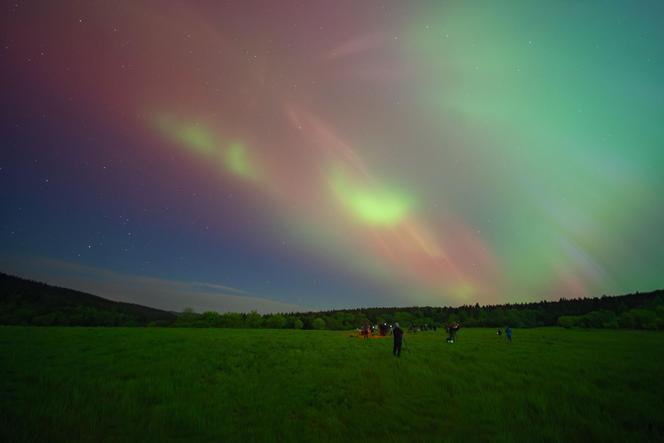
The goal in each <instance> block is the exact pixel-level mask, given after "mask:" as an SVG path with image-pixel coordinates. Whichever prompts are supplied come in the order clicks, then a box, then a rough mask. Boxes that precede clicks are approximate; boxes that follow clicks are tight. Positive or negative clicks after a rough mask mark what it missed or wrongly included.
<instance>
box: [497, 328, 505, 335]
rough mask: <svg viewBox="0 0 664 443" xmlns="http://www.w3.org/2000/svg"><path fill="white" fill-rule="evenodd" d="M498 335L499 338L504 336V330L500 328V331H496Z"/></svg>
mask: <svg viewBox="0 0 664 443" xmlns="http://www.w3.org/2000/svg"><path fill="white" fill-rule="evenodd" d="M496 335H497V336H498V337H500V336H501V335H503V330H502V329H500V328H498V329H497V330H496Z"/></svg>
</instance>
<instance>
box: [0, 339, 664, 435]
mask: <svg viewBox="0 0 664 443" xmlns="http://www.w3.org/2000/svg"><path fill="white" fill-rule="evenodd" d="M349 334H350V333H348V332H332V331H296V330H232V329H184V328H181V329H175V328H171V329H167V328H117V329H112V328H37V327H0V441H7V442H9V441H12V442H14V441H31V442H32V441H63V442H70V441H127V440H132V441H214V442H227V441H243V442H245V441H319V440H323V441H327V440H332V441H369V440H371V441H466V442H467V441H524V442H540V441H542V442H543V441H657V440H659V441H662V440H663V439H664V333H661V332H646V331H609V330H564V329H558V328H539V329H529V330H518V329H517V330H515V331H514V342H513V343H512V344H511V345H510V344H508V343H506V342H505V340H504V337H503V338H502V339H501V338H499V337H497V336H496V335H495V331H493V330H490V329H462V330H461V332H460V333H459V337H458V341H457V343H455V344H447V343H445V340H444V334H443V333H442V332H441V331H439V332H437V333H434V332H423V333H419V334H407V335H406V344H405V350H404V352H403V354H402V356H401V358H400V359H397V358H394V357H393V356H392V353H391V346H392V342H391V340H390V339H375V340H366V341H364V340H361V339H357V338H350V337H349Z"/></svg>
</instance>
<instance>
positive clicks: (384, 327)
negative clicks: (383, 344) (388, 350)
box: [378, 323, 389, 337]
mask: <svg viewBox="0 0 664 443" xmlns="http://www.w3.org/2000/svg"><path fill="white" fill-rule="evenodd" d="M388 329H389V328H388V327H387V323H383V324H381V325H380V327H379V328H378V331H379V333H380V336H381V337H385V336H386V335H387V330H388Z"/></svg>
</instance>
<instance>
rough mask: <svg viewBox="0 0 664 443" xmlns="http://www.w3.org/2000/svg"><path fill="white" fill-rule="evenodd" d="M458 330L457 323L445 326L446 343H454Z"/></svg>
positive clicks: (459, 327)
mask: <svg viewBox="0 0 664 443" xmlns="http://www.w3.org/2000/svg"><path fill="white" fill-rule="evenodd" d="M459 329H461V325H460V324H459V323H457V322H454V323H450V324H449V325H447V342H448V343H454V341H455V340H456V335H457V332H459Z"/></svg>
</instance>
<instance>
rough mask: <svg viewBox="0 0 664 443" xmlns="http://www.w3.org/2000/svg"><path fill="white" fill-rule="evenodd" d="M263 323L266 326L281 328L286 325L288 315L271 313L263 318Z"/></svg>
mask: <svg viewBox="0 0 664 443" xmlns="http://www.w3.org/2000/svg"><path fill="white" fill-rule="evenodd" d="M263 325H264V326H265V327H266V328H272V329H281V328H283V327H284V326H286V317H284V316H283V315H281V314H275V315H270V316H268V317H267V318H265V319H263Z"/></svg>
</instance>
